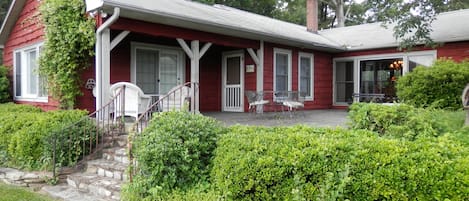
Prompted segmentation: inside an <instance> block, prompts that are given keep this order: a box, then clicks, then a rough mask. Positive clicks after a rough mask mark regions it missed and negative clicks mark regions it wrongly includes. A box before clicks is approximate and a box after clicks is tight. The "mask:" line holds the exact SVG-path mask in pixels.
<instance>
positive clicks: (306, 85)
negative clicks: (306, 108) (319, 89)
mask: <svg viewBox="0 0 469 201" xmlns="http://www.w3.org/2000/svg"><path fill="white" fill-rule="evenodd" d="M311 80H312V79H311V58H309V57H302V58H301V59H300V91H301V92H303V93H304V94H305V95H306V96H307V97H311Z"/></svg>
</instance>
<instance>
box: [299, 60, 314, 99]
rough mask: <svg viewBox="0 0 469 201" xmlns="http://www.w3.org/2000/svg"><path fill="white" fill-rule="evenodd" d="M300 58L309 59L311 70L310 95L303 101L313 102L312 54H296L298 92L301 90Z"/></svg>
mask: <svg viewBox="0 0 469 201" xmlns="http://www.w3.org/2000/svg"><path fill="white" fill-rule="evenodd" d="M301 58H309V59H310V62H311V63H310V65H309V66H310V68H311V75H310V76H311V77H310V78H311V89H310V93H311V96H306V97H305V100H307V101H312V100H314V54H312V53H307V52H299V53H298V91H300V89H301V86H300V85H301Z"/></svg>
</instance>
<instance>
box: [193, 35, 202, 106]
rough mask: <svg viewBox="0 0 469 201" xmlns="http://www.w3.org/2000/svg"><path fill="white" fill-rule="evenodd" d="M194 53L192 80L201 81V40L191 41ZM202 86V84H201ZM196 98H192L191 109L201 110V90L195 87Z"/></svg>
mask: <svg viewBox="0 0 469 201" xmlns="http://www.w3.org/2000/svg"><path fill="white" fill-rule="evenodd" d="M191 48H192V55H193V56H194V58H193V59H192V60H191V82H194V83H199V61H200V57H199V41H198V40H193V41H192V42H191ZM199 87H200V84H199ZM194 92H195V93H194V98H193V99H191V109H193V110H192V111H195V112H199V111H200V110H199V100H200V99H199V98H200V97H199V90H197V91H196V90H195V88H194Z"/></svg>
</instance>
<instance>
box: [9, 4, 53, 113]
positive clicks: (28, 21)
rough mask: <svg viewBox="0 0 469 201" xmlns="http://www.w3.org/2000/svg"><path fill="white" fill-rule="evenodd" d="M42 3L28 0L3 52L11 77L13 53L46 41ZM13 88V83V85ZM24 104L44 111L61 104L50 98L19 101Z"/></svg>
mask: <svg viewBox="0 0 469 201" xmlns="http://www.w3.org/2000/svg"><path fill="white" fill-rule="evenodd" d="M40 2H41V1H37V0H28V1H27V2H26V4H25V6H24V7H23V10H22V11H21V13H20V15H19V17H18V20H17V21H16V24H15V26H14V27H13V29H12V31H11V33H10V35H9V37H8V40H7V42H6V43H5V47H4V50H3V65H5V66H9V67H10V75H12V74H13V52H14V51H15V50H17V49H21V48H24V47H28V46H31V45H34V44H37V43H40V42H42V41H43V40H44V39H43V37H44V27H43V25H42V23H41V21H40V20H41V19H40V14H39V9H38V8H39V5H40ZM11 86H13V83H11ZM17 102H18V103H22V104H30V105H35V106H38V107H40V108H42V109H43V110H54V109H57V107H58V105H59V103H58V102H57V101H54V100H52V98H50V97H49V101H48V102H47V103H42V102H30V101H17Z"/></svg>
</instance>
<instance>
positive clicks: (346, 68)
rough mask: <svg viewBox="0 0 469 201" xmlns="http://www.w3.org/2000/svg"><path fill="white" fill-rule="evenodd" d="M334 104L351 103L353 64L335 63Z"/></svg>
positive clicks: (348, 62)
mask: <svg viewBox="0 0 469 201" xmlns="http://www.w3.org/2000/svg"><path fill="white" fill-rule="evenodd" d="M335 80H336V84H335V85H336V86H335V87H336V88H335V102H342V103H349V102H352V94H353V90H354V89H353V85H354V80H353V62H352V61H345V62H337V63H336V71H335Z"/></svg>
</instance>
